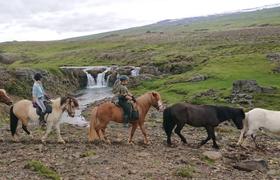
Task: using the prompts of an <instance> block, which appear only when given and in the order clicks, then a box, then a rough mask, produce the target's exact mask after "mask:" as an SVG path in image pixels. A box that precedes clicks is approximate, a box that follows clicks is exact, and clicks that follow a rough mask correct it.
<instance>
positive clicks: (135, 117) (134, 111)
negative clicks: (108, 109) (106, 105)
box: [111, 98, 139, 122]
mask: <svg viewBox="0 0 280 180" xmlns="http://www.w3.org/2000/svg"><path fill="white" fill-rule="evenodd" d="M111 102H112V103H113V104H114V105H115V106H117V107H118V108H121V109H122V106H121V105H120V104H119V103H118V99H114V98H113V99H112V101H111ZM130 104H131V112H130V117H129V121H130V122H134V121H136V120H138V119H139V112H138V110H137V108H136V107H135V106H134V105H133V104H132V103H130Z"/></svg>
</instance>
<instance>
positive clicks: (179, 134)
mask: <svg viewBox="0 0 280 180" xmlns="http://www.w3.org/2000/svg"><path fill="white" fill-rule="evenodd" d="M183 127H184V124H181V123H178V124H177V127H176V128H175V133H176V134H177V135H178V136H179V137H180V138H181V141H182V142H183V143H187V140H186V138H185V137H184V136H183V135H182V134H181V130H182V129H183Z"/></svg>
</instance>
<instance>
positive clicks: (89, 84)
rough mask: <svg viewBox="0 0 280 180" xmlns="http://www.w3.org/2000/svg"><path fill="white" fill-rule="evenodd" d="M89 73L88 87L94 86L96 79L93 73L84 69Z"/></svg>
mask: <svg viewBox="0 0 280 180" xmlns="http://www.w3.org/2000/svg"><path fill="white" fill-rule="evenodd" d="M84 72H85V73H86V75H87V79H88V82H87V88H93V87H94V86H95V80H94V78H93V77H92V75H91V74H89V73H88V72H87V71H84Z"/></svg>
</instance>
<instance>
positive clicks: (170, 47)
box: [0, 7, 280, 109]
mask: <svg viewBox="0 0 280 180" xmlns="http://www.w3.org/2000/svg"><path fill="white" fill-rule="evenodd" d="M279 44H280V7H275V8H269V9H262V10H257V11H250V12H237V13H231V14H223V15H213V16H207V17H197V18H186V19H179V20H165V21H161V22H158V23H155V24H151V25H147V26H143V27H137V28H131V29H127V30H120V31H114V32H108V33H102V34H98V35H91V36H84V37H78V38H72V39H66V40H62V41H49V42H6V43H1V44H0V53H1V55H2V57H3V55H5V56H7V57H8V58H6V59H8V60H10V61H8V62H7V61H6V62H5V63H3V60H2V61H1V58H0V62H2V64H1V65H3V66H5V67H7V68H22V67H29V68H38V69H46V70H51V72H56V71H59V70H58V67H60V66H64V65H67V66H75V65H79V66H83V65H113V64H117V65H134V66H143V65H149V66H153V67H157V68H159V69H161V70H166V69H167V70H170V69H176V68H179V69H180V68H182V67H183V71H180V70H179V73H178V72H176V73H167V75H164V76H158V77H155V78H153V79H152V80H149V81H145V82H143V83H142V85H141V86H139V87H137V88H136V89H134V92H135V93H137V94H140V93H143V92H144V91H148V90H157V91H159V92H161V93H162V96H163V99H164V100H165V101H167V102H169V103H174V102H177V101H188V102H192V103H214V104H228V103H229V101H228V97H229V96H231V91H232V83H233V82H234V81H235V80H240V79H253V80H256V81H257V83H258V84H259V85H260V86H265V87H270V86H273V87H275V88H277V90H276V92H274V93H266V94H259V93H255V94H254V99H253V101H254V104H255V106H260V107H266V108H271V109H280V107H279V103H278V102H277V100H276V99H278V98H279V97H280V92H279V88H280V86H279V84H280V78H279V71H277V69H278V70H279V63H278V62H277V61H276V62H275V61H274V62H272V61H270V60H269V58H267V55H270V54H275V53H276V54H277V53H279V52H280V46H279ZM2 59H3V58H2ZM273 70H274V71H273ZM277 72H278V73H277ZM195 75H204V76H207V77H208V78H207V79H206V80H205V81H200V82H188V80H189V79H191V78H192V77H193V76H195ZM209 90H210V91H212V92H214V95H213V96H211V95H210V96H209V95H206V96H205V95H203V94H204V93H206V94H207V92H208V91H209ZM201 94H202V95H201Z"/></svg>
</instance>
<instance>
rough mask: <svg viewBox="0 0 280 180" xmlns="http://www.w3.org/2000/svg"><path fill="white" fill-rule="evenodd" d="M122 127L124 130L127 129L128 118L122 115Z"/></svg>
mask: <svg viewBox="0 0 280 180" xmlns="http://www.w3.org/2000/svg"><path fill="white" fill-rule="evenodd" d="M123 127H125V128H128V127H129V123H128V116H127V115H124V120H123Z"/></svg>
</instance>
